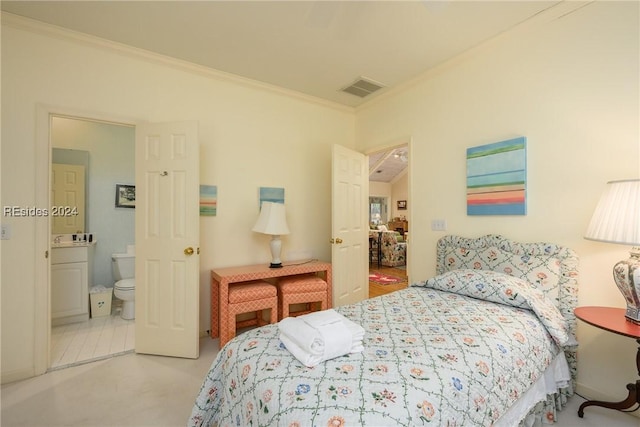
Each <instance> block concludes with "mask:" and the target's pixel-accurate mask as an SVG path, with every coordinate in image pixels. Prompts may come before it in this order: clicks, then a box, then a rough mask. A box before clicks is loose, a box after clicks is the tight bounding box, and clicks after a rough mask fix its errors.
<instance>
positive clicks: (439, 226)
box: [431, 219, 447, 231]
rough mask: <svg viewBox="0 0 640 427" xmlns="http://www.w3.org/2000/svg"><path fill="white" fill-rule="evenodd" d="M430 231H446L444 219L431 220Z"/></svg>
mask: <svg viewBox="0 0 640 427" xmlns="http://www.w3.org/2000/svg"><path fill="white" fill-rule="evenodd" d="M431 230H433V231H447V221H446V220H444V219H433V220H431Z"/></svg>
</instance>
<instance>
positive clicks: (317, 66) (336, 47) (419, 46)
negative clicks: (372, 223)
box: [0, 0, 561, 182]
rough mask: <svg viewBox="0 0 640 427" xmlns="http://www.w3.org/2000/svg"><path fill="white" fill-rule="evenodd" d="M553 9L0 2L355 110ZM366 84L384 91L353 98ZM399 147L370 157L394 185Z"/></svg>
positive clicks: (400, 165) (6, 8)
mask: <svg viewBox="0 0 640 427" xmlns="http://www.w3.org/2000/svg"><path fill="white" fill-rule="evenodd" d="M558 3H561V2H560V1H544V0H535V1H527V0H520V1H478V0H476V1H462V0H443V1H432V0H413V1H398V0H395V1H391V0H387V1H311V0H306V1H264V0H263V1H206V0H205V1H203V0H200V1H49V0H48V1H6V0H2V2H1V3H0V5H1V8H2V11H3V12H9V13H12V14H15V15H20V16H23V17H27V18H30V19H34V20H38V21H42V22H45V23H48V24H52V25H55V26H59V27H63V28H67V29H70V30H73V31H76V32H80V33H85V34H89V35H93V36H96V37H100V38H102V39H106V40H110V41H114V42H117V43H120V44H124V45H128V46H132V47H135V48H139V49H144V50H147V51H150V52H154V53H158V54H161V55H165V56H168V57H173V58H177V59H180V60H183V61H186V62H189V63H194V64H197V65H199V66H204V67H207V68H211V69H214V70H217V71H222V72H223V73H230V74H233V75H236V76H240V77H242V78H245V79H250V80H253V81H257V82H259V84H267V85H272V86H277V87H279V88H284V89H286V90H289V91H294V92H296V93H300V94H303V95H304V96H311V97H314V98H315V99H320V100H324V101H329V102H332V103H336V104H339V105H343V106H346V107H358V106H360V105H362V104H363V103H365V102H367V101H368V100H370V99H374V98H375V97H376V96H379V95H380V94H384V93H385V92H389V91H391V90H393V89H394V87H398V86H400V85H402V84H404V83H407V82H409V81H411V80H412V79H414V78H417V77H418V76H420V75H421V74H423V73H425V72H426V71H427V70H429V69H430V68H433V67H434V66H437V65H438V64H441V63H443V62H445V61H447V60H449V59H451V58H453V57H455V56H456V55H459V54H461V53H463V52H465V51H467V50H469V49H471V48H473V47H474V46H477V45H479V44H480V43H482V42H483V41H486V40H488V39H490V38H492V37H495V36H497V35H499V34H501V33H503V32H505V31H507V30H509V29H511V28H514V27H515V26H517V25H519V24H521V23H523V22H525V21H527V20H528V19H529V18H531V17H533V16H535V15H537V14H538V13H540V12H541V11H543V10H546V9H548V8H550V7H552V6H554V5H556V4H558ZM361 78H365V79H367V80H369V81H372V82H374V83H378V84H379V85H380V86H383V87H382V89H380V90H378V91H376V92H373V93H372V94H369V95H367V96H366V97H364V98H363V97H360V96H356V95H353V94H350V93H346V92H343V91H342V89H343V88H345V87H347V86H349V85H350V84H351V83H353V82H354V81H356V80H359V79H361ZM407 152H408V150H407V147H401V148H398V149H391V150H388V151H385V152H380V153H375V154H371V155H370V157H369V168H370V180H371V181H377V182H393V181H394V179H397V177H399V176H401V175H402V174H403V173H405V171H406V168H407V164H408V163H407V162H406V161H403V160H401V159H400V158H398V157H396V156H394V155H395V154H397V153H405V154H406V153H407Z"/></svg>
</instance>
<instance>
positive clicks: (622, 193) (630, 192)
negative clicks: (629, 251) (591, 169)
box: [584, 179, 640, 245]
mask: <svg viewBox="0 0 640 427" xmlns="http://www.w3.org/2000/svg"><path fill="white" fill-rule="evenodd" d="M584 237H585V239H589V240H597V241H601V242H609V243H620V244H626V245H640V179H631V180H624V181H610V182H608V183H607V187H606V188H605V191H604V193H603V194H602V196H601V197H600V201H599V202H598V205H597V206H596V210H595V212H594V213H593V217H592V218H591V222H590V223H589V227H588V228H587V233H586V234H585V236H584Z"/></svg>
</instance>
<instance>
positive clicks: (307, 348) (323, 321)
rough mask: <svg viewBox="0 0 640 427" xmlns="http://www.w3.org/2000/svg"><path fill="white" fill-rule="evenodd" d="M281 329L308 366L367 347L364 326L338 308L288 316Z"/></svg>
mask: <svg viewBox="0 0 640 427" xmlns="http://www.w3.org/2000/svg"><path fill="white" fill-rule="evenodd" d="M278 328H279V329H280V340H281V341H282V342H283V343H284V345H285V346H286V347H287V349H288V350H289V351H290V352H291V353H292V354H293V355H294V356H295V357H296V358H297V359H298V360H300V361H301V362H302V363H303V364H304V365H305V366H309V367H311V366H315V365H317V364H318V363H320V362H323V361H326V360H329V359H333V358H335V357H339V356H342V355H345V354H348V353H357V352H360V351H363V350H364V346H363V344H362V340H363V339H364V328H363V327H362V326H360V325H358V324H357V323H355V322H353V321H351V320H349V319H347V318H346V317H344V316H343V315H341V314H339V313H338V312H336V311H335V310H331V309H330V310H324V311H320V312H313V313H310V314H306V315H303V316H299V317H288V318H285V319H282V320H281V321H280V322H279V323H278Z"/></svg>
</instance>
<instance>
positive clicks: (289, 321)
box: [278, 316, 324, 356]
mask: <svg viewBox="0 0 640 427" xmlns="http://www.w3.org/2000/svg"><path fill="white" fill-rule="evenodd" d="M300 317H302V316H300ZM278 329H279V330H280V333H281V334H283V335H286V336H287V337H288V338H289V339H290V340H291V341H293V342H295V343H296V345H297V346H298V347H299V348H300V349H301V350H304V351H305V352H307V353H309V354H313V355H316V356H321V355H322V353H323V352H324V342H323V341H322V337H321V336H320V333H319V332H318V330H317V329H316V328H314V327H312V326H310V325H309V324H308V323H306V322H304V321H303V320H300V319H299V318H297V317H285V318H284V319H282V320H281V321H280V322H278Z"/></svg>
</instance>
